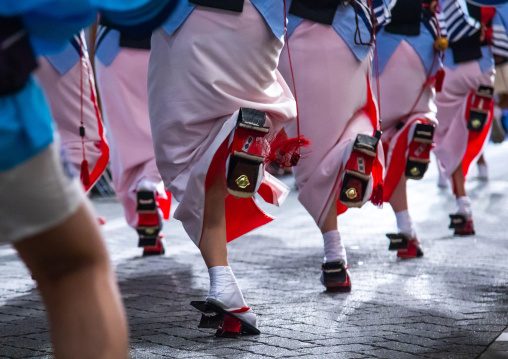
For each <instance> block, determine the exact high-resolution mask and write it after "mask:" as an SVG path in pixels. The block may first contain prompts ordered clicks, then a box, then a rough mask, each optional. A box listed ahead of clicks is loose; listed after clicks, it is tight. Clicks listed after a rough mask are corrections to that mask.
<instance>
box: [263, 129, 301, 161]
mask: <svg viewBox="0 0 508 359" xmlns="http://www.w3.org/2000/svg"><path fill="white" fill-rule="evenodd" d="M309 146H310V141H309V140H308V139H306V138H305V137H303V136H299V137H295V138H284V139H277V138H276V139H275V140H274V141H273V142H272V143H271V144H270V154H269V155H268V156H266V160H267V161H268V162H273V163H277V164H278V165H279V166H280V167H281V168H283V167H293V166H296V165H297V164H298V161H299V159H300V147H309Z"/></svg>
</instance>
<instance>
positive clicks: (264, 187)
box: [258, 182, 274, 204]
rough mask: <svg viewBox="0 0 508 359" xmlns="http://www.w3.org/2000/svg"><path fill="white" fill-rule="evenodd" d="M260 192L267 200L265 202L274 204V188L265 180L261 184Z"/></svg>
mask: <svg viewBox="0 0 508 359" xmlns="http://www.w3.org/2000/svg"><path fill="white" fill-rule="evenodd" d="M258 194H259V195H260V196H261V198H263V199H264V200H265V202H267V203H270V204H274V203H273V202H274V201H273V191H272V188H271V187H270V186H269V185H268V184H266V183H265V182H263V183H261V186H259V189H258Z"/></svg>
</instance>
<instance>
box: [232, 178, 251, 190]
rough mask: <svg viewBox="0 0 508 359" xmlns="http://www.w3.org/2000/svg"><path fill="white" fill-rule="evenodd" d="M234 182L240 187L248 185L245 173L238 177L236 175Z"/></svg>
mask: <svg viewBox="0 0 508 359" xmlns="http://www.w3.org/2000/svg"><path fill="white" fill-rule="evenodd" d="M235 182H236V184H237V185H238V187H240V188H242V189H243V188H247V187H248V186H249V185H250V182H249V179H248V178H247V176H246V175H241V176H240V177H238V178H237V179H236V181H235Z"/></svg>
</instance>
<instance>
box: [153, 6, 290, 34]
mask: <svg viewBox="0 0 508 359" xmlns="http://www.w3.org/2000/svg"><path fill="white" fill-rule="evenodd" d="M177 1H178V3H177V5H176V8H175V9H174V11H173V13H172V14H171V15H170V16H169V18H168V20H167V21H166V22H165V23H164V25H163V26H162V27H163V29H164V30H165V31H166V32H167V33H168V34H169V35H172V34H173V33H174V32H175V31H176V30H177V29H178V28H179V27H180V26H182V24H183V23H184V22H185V20H187V18H188V17H189V15H190V14H191V13H192V11H193V10H194V8H195V7H196V5H195V4H192V3H190V2H189V1H188V0H177ZM250 2H251V3H252V4H253V5H254V6H255V7H256V9H258V11H259V12H260V13H261V15H263V17H264V19H265V20H266V22H267V24H268V26H270V28H271V29H272V32H273V34H274V35H275V36H277V38H279V39H282V36H284V23H285V20H284V2H283V1H282V0H250ZM288 4H289V2H288ZM288 6H289V5H288Z"/></svg>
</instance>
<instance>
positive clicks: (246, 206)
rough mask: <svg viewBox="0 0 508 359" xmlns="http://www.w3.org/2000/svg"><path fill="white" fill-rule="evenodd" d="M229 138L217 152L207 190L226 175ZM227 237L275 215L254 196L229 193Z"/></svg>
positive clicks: (230, 239)
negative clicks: (255, 199)
mask: <svg viewBox="0 0 508 359" xmlns="http://www.w3.org/2000/svg"><path fill="white" fill-rule="evenodd" d="M228 142H229V138H226V139H225V140H224V142H223V143H222V145H221V146H220V147H219V148H218V150H217V152H216V153H215V155H214V157H213V159H212V162H211V163H210V167H209V169H208V173H207V174H206V179H205V191H207V190H208V189H209V188H210V186H211V185H212V184H213V181H214V180H215V178H216V176H224V173H225V171H226V160H227V157H228V155H229V152H230V150H231V149H230V148H228ZM225 206H226V210H225V212H226V213H225V214H226V237H227V241H228V242H231V241H232V240H234V239H236V238H238V237H240V236H242V235H244V234H246V233H248V232H250V231H252V230H254V229H256V228H258V227H260V226H262V225H265V224H267V223H269V222H271V221H273V217H271V216H269V215H268V214H266V213H265V212H263V211H262V210H261V209H260V208H259V207H258V206H257V205H256V202H255V201H254V199H252V198H235V197H233V196H231V195H228V196H227V197H226V199H225Z"/></svg>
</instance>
